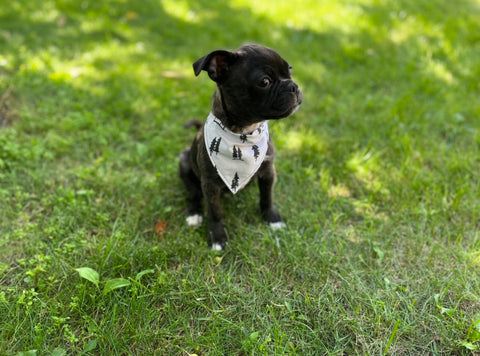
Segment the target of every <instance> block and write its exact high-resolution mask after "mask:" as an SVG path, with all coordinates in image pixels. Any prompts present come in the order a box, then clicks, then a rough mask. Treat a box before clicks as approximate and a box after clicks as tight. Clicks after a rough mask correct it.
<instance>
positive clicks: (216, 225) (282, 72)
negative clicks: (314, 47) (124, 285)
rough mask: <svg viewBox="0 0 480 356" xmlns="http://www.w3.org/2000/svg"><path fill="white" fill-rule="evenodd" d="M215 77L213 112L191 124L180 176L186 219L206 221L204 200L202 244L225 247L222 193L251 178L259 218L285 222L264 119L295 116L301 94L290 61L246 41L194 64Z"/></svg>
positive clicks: (278, 223)
mask: <svg viewBox="0 0 480 356" xmlns="http://www.w3.org/2000/svg"><path fill="white" fill-rule="evenodd" d="M193 69H194V71H195V75H197V76H198V75H199V74H200V72H201V71H202V70H204V71H206V72H208V75H209V77H210V78H211V79H212V80H213V81H214V82H216V83H217V88H216V90H215V93H214V94H213V99H212V102H213V103H212V111H211V113H210V115H209V116H208V118H207V121H206V123H205V125H204V126H203V128H202V129H200V128H201V123H199V122H190V123H189V124H187V126H191V125H195V126H197V127H198V128H199V129H200V130H199V132H198V133H197V135H196V137H195V140H194V141H193V144H192V147H191V148H190V149H189V150H185V151H183V152H182V153H181V155H180V177H181V179H182V180H183V182H184V184H185V186H186V188H187V190H188V201H189V209H188V216H187V223H188V224H189V225H190V226H198V225H200V224H202V222H203V215H202V198H204V199H205V202H206V210H207V218H208V229H207V243H208V245H209V246H210V247H211V248H212V249H213V250H222V249H223V248H224V247H225V245H226V243H227V235H226V232H225V227H224V222H223V214H222V209H221V202H220V198H221V193H222V191H225V190H226V189H230V191H231V192H232V193H234V194H235V193H236V192H237V191H239V190H240V189H242V188H243V187H244V186H245V185H247V184H248V182H249V181H250V180H251V179H252V178H253V177H254V176H257V177H258V185H259V188H260V210H261V213H262V217H263V219H264V220H265V221H267V222H268V223H269V224H270V225H271V226H272V227H274V228H279V227H284V226H285V223H284V222H283V220H282V217H281V216H280V214H279V213H278V211H277V210H276V209H275V207H274V205H273V184H274V181H275V167H274V165H273V158H274V147H273V141H272V138H271V137H270V136H269V133H268V122H267V121H268V120H277V119H281V118H284V117H287V116H289V115H291V114H293V113H294V112H295V111H296V110H297V109H298V107H299V105H300V104H301V102H302V100H303V96H302V92H301V91H300V89H299V88H298V86H297V84H296V83H295V82H294V81H293V80H292V79H291V75H290V70H291V67H290V65H289V64H288V63H287V62H286V61H285V60H284V59H283V58H282V57H280V55H279V54H278V53H277V52H275V51H273V50H271V49H269V48H267V47H263V46H260V45H255V44H249V45H244V46H242V47H240V48H239V49H237V50H236V51H234V52H230V51H224V50H217V51H213V52H211V53H210V54H208V55H206V56H205V57H202V58H200V59H199V60H198V61H196V62H195V63H194V64H193Z"/></svg>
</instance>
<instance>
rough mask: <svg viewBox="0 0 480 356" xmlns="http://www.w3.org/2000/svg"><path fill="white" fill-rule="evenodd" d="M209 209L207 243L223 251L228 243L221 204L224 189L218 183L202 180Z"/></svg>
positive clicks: (212, 247) (207, 208)
mask: <svg viewBox="0 0 480 356" xmlns="http://www.w3.org/2000/svg"><path fill="white" fill-rule="evenodd" d="M202 190H203V194H204V199H205V203H206V210H207V218H208V222H207V243H208V246H209V247H210V248H211V249H212V250H214V251H221V250H223V249H224V248H225V246H226V245H227V233H226V231H225V225H224V223H223V212H222V206H221V195H222V189H221V188H220V187H219V186H218V185H216V184H210V183H209V182H202Z"/></svg>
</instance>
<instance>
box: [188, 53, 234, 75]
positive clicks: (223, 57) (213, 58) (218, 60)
mask: <svg viewBox="0 0 480 356" xmlns="http://www.w3.org/2000/svg"><path fill="white" fill-rule="evenodd" d="M237 58H238V56H237V54H235V53H234V52H229V51H224V50H218V51H213V52H211V53H209V54H207V55H206V56H205V57H202V58H200V59H199V60H197V61H196V62H195V63H193V70H194V72H195V75H196V76H198V75H199V74H200V72H201V71H202V70H204V71H206V72H208V76H209V77H210V79H212V80H213V81H214V82H217V83H221V82H222V81H223V80H225V78H226V77H227V75H228V72H229V70H230V67H231V66H232V65H233V63H235V61H236V60H237Z"/></svg>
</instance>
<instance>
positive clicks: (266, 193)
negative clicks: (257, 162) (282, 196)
mask: <svg viewBox="0 0 480 356" xmlns="http://www.w3.org/2000/svg"><path fill="white" fill-rule="evenodd" d="M275 176H276V173H275V166H274V165H273V162H264V163H263V165H262V167H261V168H260V170H259V171H258V188H259V189H260V211H261V212H262V217H263V220H265V221H266V222H268V223H269V224H270V226H271V227H272V228H274V229H279V228H283V227H285V222H284V221H283V219H282V217H281V215H280V213H279V212H278V211H277V209H275V207H274V204H273V185H274V184H275Z"/></svg>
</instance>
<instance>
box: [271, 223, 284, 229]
mask: <svg viewBox="0 0 480 356" xmlns="http://www.w3.org/2000/svg"><path fill="white" fill-rule="evenodd" d="M270 227H271V228H272V229H273V230H278V229H283V228H285V227H287V224H285V223H284V222H283V221H277V222H274V223H270Z"/></svg>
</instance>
